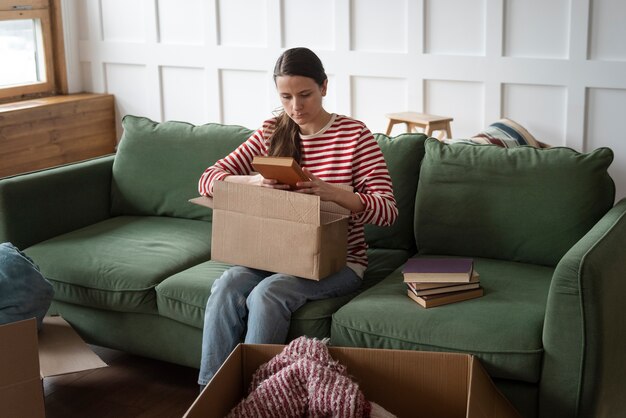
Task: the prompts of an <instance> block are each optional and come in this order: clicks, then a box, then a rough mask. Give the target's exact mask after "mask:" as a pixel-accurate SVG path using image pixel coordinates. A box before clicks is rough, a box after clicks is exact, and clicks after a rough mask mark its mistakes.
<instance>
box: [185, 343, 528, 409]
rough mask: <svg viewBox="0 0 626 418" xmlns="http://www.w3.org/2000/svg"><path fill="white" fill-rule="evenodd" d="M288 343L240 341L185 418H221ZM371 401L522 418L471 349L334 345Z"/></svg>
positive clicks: (336, 356)
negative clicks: (448, 350) (450, 350)
mask: <svg viewBox="0 0 626 418" xmlns="http://www.w3.org/2000/svg"><path fill="white" fill-rule="evenodd" d="M283 348H284V346H282V345H263V344H239V345H238V346H237V347H236V348H235V349H234V350H233V352H232V353H231V354H230V356H229V357H228V359H226V361H225V362H224V364H223V365H222V367H221V368H220V369H219V370H218V372H217V373H216V374H215V376H214V377H213V379H211V381H210V382H209V384H208V385H207V387H206V388H205V389H204V391H203V392H202V393H201V394H200V396H199V397H198V398H197V399H196V401H195V402H194V403H193V404H192V405H191V407H190V408H189V410H188V411H187V413H186V414H185V415H184V417H185V418H200V417H202V418H213V417H214V418H218V417H219V418H222V417H224V416H226V415H227V414H228V412H229V411H230V410H231V409H232V408H233V407H234V406H236V405H237V404H238V403H239V402H240V401H241V400H242V399H243V398H244V397H245V395H246V391H247V389H248V386H249V385H250V381H251V378H252V375H253V374H254V372H255V371H256V370H257V369H258V367H259V366H260V365H261V364H263V363H265V362H267V361H269V360H270V359H271V358H272V357H274V356H275V355H277V354H279V353H280V352H281V351H282V349H283ZM329 351H330V354H331V356H332V358H333V359H335V360H338V361H339V362H340V363H342V364H344V365H345V366H346V367H347V371H348V373H349V375H350V376H351V377H352V379H354V380H355V381H356V382H357V383H358V384H359V387H360V388H361V390H362V391H363V393H364V394H365V397H366V399H367V400H369V401H373V402H376V403H377V404H379V405H380V406H382V407H383V408H385V409H386V410H387V411H389V412H391V413H393V414H395V415H397V416H398V417H400V418H403V417H416V416H420V417H428V418H455V417H459V418H460V417H467V418H519V417H520V415H519V414H518V413H517V412H516V411H515V409H514V408H513V406H511V404H510V403H509V401H508V400H507V399H506V398H505V397H504V396H503V395H502V394H501V393H500V392H499V391H498V389H497V388H496V387H495V385H494V383H493V382H492V380H491V378H490V377H489V375H488V374H487V372H486V371H485V369H484V368H483V367H482V365H481V364H480V362H479V360H478V359H477V358H476V357H474V356H472V355H469V354H460V353H435V352H424V351H404V350H378V349H367V348H344V347H329Z"/></svg>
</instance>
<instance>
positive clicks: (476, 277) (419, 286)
mask: <svg viewBox="0 0 626 418" xmlns="http://www.w3.org/2000/svg"><path fill="white" fill-rule="evenodd" d="M404 282H405V283H406V284H407V285H411V287H412V288H413V289H415V290H418V291H419V290H428V289H445V288H446V287H448V286H461V285H465V284H470V283H480V274H478V272H477V271H476V270H472V277H471V278H470V281H469V282H467V283H466V282H461V283H455V282H436V283H428V282H426V283H425V282H411V281H408V280H405V281H404Z"/></svg>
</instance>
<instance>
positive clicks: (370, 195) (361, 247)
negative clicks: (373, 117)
mask: <svg viewBox="0 0 626 418" xmlns="http://www.w3.org/2000/svg"><path fill="white" fill-rule="evenodd" d="M275 124H276V119H275V118H274V119H269V120H267V121H265V122H264V123H263V126H262V127H261V128H260V129H258V130H257V131H256V132H254V134H252V136H251V137H250V138H248V140H246V142H244V143H243V144H241V145H240V146H239V147H238V148H237V149H236V150H235V151H233V152H232V153H230V154H229V155H228V156H226V157H225V158H223V159H221V160H219V161H217V162H216V163H215V164H214V165H212V166H211V167H209V168H207V169H206V170H205V171H204V173H203V174H202V176H201V177H200V181H199V184H198V190H199V192H200V194H201V195H204V196H211V195H212V192H213V183H214V182H215V181H216V180H223V179H224V178H226V177H227V176H229V175H248V174H250V173H251V172H253V171H254V170H253V168H252V164H251V163H252V158H253V157H254V156H255V155H267V153H268V149H269V138H270V136H271V134H272V133H273V131H274V127H275ZM300 138H301V139H302V142H301V148H302V158H301V161H300V165H301V166H302V167H305V168H307V169H308V170H309V171H311V173H313V174H314V175H316V176H317V177H319V178H320V179H322V180H324V181H326V182H328V183H333V184H346V185H350V186H352V187H353V188H354V191H355V193H356V195H357V196H358V197H359V198H360V199H361V202H363V205H364V207H365V209H364V210H363V211H362V212H359V213H353V214H352V216H351V218H350V222H349V225H348V257H347V265H348V266H349V267H350V268H352V269H353V270H354V271H355V272H356V273H357V274H358V275H359V276H360V277H363V273H364V271H365V268H366V267H367V255H366V249H367V244H366V243H365V233H364V229H363V225H365V224H367V223H372V224H375V225H380V226H389V225H391V224H393V223H394V222H395V220H396V218H397V216H398V209H397V207H396V200H395V198H394V196H393V188H392V184H391V178H390V177H389V171H388V170H387V165H386V163H385V159H384V157H383V154H382V152H381V150H380V147H379V146H378V144H377V143H376V140H375V139H374V136H373V135H372V133H371V132H370V130H369V129H368V128H367V127H366V126H365V124H363V123H362V122H360V121H357V120H355V119H351V118H349V117H346V116H341V115H336V114H333V115H332V117H331V119H330V122H329V123H328V124H327V125H326V126H325V127H324V128H322V129H321V130H320V131H319V132H317V133H315V134H313V135H300Z"/></svg>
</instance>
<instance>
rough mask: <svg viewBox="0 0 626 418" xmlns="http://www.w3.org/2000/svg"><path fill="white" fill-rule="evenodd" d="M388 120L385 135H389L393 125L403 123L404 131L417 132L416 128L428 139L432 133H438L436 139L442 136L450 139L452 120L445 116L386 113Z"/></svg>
mask: <svg viewBox="0 0 626 418" xmlns="http://www.w3.org/2000/svg"><path fill="white" fill-rule="evenodd" d="M385 116H387V117H388V118H389V125H387V135H389V134H390V133H391V129H392V128H393V125H395V124H397V123H405V124H406V131H407V132H412V131H413V130H416V131H417V128H421V129H423V130H424V133H425V134H426V135H428V136H429V137H431V136H433V132H434V131H439V136H437V138H438V139H443V138H444V134H445V135H447V137H448V138H452V130H451V129H450V122H452V121H453V120H454V119H453V118H449V117H447V116H436V115H427V114H425V113H417V112H399V113H388V114H387V115H385Z"/></svg>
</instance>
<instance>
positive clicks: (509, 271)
mask: <svg viewBox="0 0 626 418" xmlns="http://www.w3.org/2000/svg"><path fill="white" fill-rule="evenodd" d="M474 261H475V268H476V270H477V271H478V272H479V273H480V281H481V285H482V287H483V288H484V292H485V293H484V296H482V297H480V298H477V299H472V300H467V301H463V302H458V303H452V304H449V305H443V306H438V307H435V308H429V309H424V308H422V307H421V306H419V305H418V304H417V303H415V302H414V301H413V300H412V299H410V298H409V297H408V296H407V291H406V285H405V284H404V282H403V281H402V273H401V268H400V269H398V270H396V271H395V272H394V273H393V274H391V275H390V276H389V277H387V278H386V279H384V280H383V281H382V282H380V283H378V284H377V285H375V286H373V287H372V288H370V289H368V290H366V291H365V292H363V293H361V294H360V295H359V296H357V297H356V298H354V299H352V300H351V301H350V302H349V303H347V304H346V305H345V306H343V307H342V308H341V309H339V310H338V311H337V312H336V313H335V314H334V315H333V323H332V330H331V343H332V344H333V345H338V346H355V347H369V348H388V349H402V350H423V351H450V352H466V353H472V354H475V355H477V356H478V357H479V358H480V359H481V361H482V363H483V364H484V365H485V367H486V368H487V370H488V372H489V374H491V376H493V377H497V378H503V379H513V380H521V381H525V382H532V383H536V382H537V381H539V378H540V374H541V363H542V356H543V345H542V330H543V321H544V316H545V309H546V300H547V295H548V289H549V287H550V279H551V277H552V273H553V271H554V269H553V268H550V267H545V266H537V265H531V264H523V263H515V262H509V261H502V260H493V259H480V258H476V259H475V260H474Z"/></svg>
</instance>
